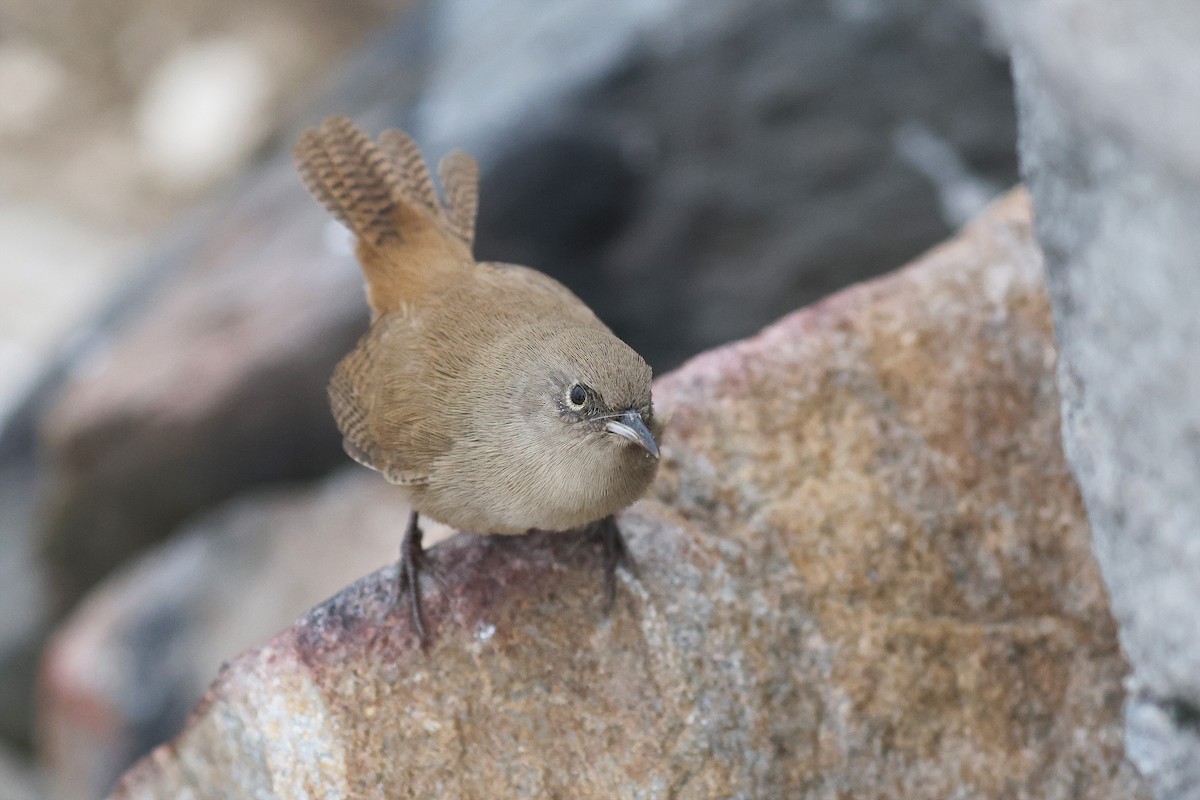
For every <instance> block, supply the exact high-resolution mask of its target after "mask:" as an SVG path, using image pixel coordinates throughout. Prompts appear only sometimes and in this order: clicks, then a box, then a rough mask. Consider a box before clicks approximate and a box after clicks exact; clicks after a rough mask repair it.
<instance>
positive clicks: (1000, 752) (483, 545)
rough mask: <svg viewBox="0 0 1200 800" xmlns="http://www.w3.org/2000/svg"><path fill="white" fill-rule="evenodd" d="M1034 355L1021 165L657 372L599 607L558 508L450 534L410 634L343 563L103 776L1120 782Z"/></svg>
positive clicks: (182, 782)
mask: <svg viewBox="0 0 1200 800" xmlns="http://www.w3.org/2000/svg"><path fill="white" fill-rule="evenodd" d="M1054 369H1055V351H1054V347H1053V343H1052V337H1051V329H1050V318H1049V310H1048V308H1047V302H1046V298H1045V296H1044V294H1043V292H1042V288H1041V268H1040V259H1039V255H1038V252H1037V249H1036V248H1035V246H1034V245H1033V243H1032V241H1031V232H1030V222H1029V212H1028V201H1027V199H1026V197H1025V195H1024V194H1023V193H1020V192H1018V193H1015V194H1013V195H1012V196H1010V197H1008V198H1007V199H1006V200H1004V201H1003V203H1002V204H1000V206H999V207H998V208H996V209H995V210H993V211H992V212H990V213H989V214H988V215H986V216H985V217H984V218H983V219H981V220H980V221H979V222H978V223H976V224H974V225H973V226H972V227H970V228H969V229H968V230H967V231H966V233H965V234H964V235H963V236H962V237H961V238H960V239H959V240H957V241H955V242H952V243H950V244H949V245H946V246H944V247H942V248H940V249H938V250H936V251H934V252H933V253H931V254H930V255H929V256H927V257H926V258H924V259H923V260H922V261H921V262H919V263H917V264H915V265H914V266H912V267H910V268H908V269H906V270H904V271H902V272H900V273H898V274H896V275H894V276H892V277H888V278H886V279H882V280H879V281H876V282H873V283H870V284H865V285H863V286H860V287H858V288H855V289H851V290H849V291H846V292H843V293H842V294H839V295H837V296H835V297H834V298H832V299H830V300H828V301H826V302H823V303H821V304H819V305H817V306H815V307H812V308H809V309H807V310H805V311H801V312H799V313H797V314H794V315H792V316H790V317H787V318H786V319H784V320H783V321H781V322H779V323H778V324H776V325H774V326H773V327H771V328H769V329H767V330H766V331H765V332H763V333H762V334H761V335H759V336H757V337H756V338H753V339H750V340H747V341H745V342H742V343H740V344H736V345H732V346H729V347H726V348H723V349H720V350H717V351H714V352H711V353H709V354H707V355H703V356H700V357H699V358H697V359H695V360H693V361H691V362H690V363H688V364H686V365H685V366H684V367H682V368H681V369H680V370H678V371H677V372H675V373H673V374H671V375H668V376H667V377H665V378H663V379H662V380H661V381H660V382H659V383H658V385H657V388H656V397H657V402H658V405H659V408H660V409H661V411H662V413H664V414H665V415H667V416H668V417H669V422H668V426H667V431H666V434H665V444H664V451H663V452H664V464H663V469H662V472H661V475H660V479H659V480H658V481H657V483H656V484H655V486H654V488H653V490H652V493H651V496H650V497H648V498H647V499H646V500H645V501H643V502H641V503H639V504H638V505H636V506H634V507H633V508H631V509H630V510H629V511H628V512H627V513H625V514H624V516H623V518H622V524H623V527H624V529H625V531H626V535H627V537H628V539H629V542H630V545H631V548H632V552H633V553H634V556H635V557H636V560H637V563H638V565H639V566H638V574H637V576H636V577H634V576H631V575H623V577H622V580H621V582H620V589H619V594H618V600H617V604H616V608H615V609H614V610H613V612H612V613H611V614H610V615H608V616H605V614H604V613H603V605H604V602H603V593H602V591H601V586H602V580H601V575H600V572H599V565H600V553H599V551H598V549H597V547H596V546H594V545H593V544H592V543H591V542H589V541H588V540H586V539H583V538H581V537H579V536H577V535H574V534H547V535H537V536H530V537H508V538H503V537H496V538H482V537H472V536H467V535H460V536H457V537H454V538H452V539H450V540H448V541H447V542H444V543H443V544H441V545H439V546H438V547H436V548H435V549H434V550H432V559H433V566H434V567H435V569H436V571H437V572H438V573H440V578H441V580H440V581H439V580H434V579H433V578H432V576H431V577H430V579H429V580H428V581H427V582H426V584H425V586H424V591H425V596H426V601H427V606H426V608H427V612H428V616H429V621H430V623H431V628H432V633H433V638H434V643H433V645H432V646H431V648H430V649H429V650H428V651H427V652H421V651H420V650H418V649H417V647H416V642H415V637H414V634H413V631H412V629H411V626H410V624H409V621H408V615H407V611H406V610H405V609H403V608H400V609H395V608H394V607H393V606H392V605H391V598H392V582H393V580H394V578H395V574H394V571H393V570H392V569H385V570H382V571H380V572H378V573H375V574H374V575H371V576H369V577H367V578H364V579H363V580H361V581H359V582H358V583H356V584H354V585H352V586H350V587H348V588H347V589H345V590H344V591H343V592H341V593H340V594H339V595H338V596H336V597H335V598H333V599H332V600H330V601H329V602H327V603H325V604H323V605H321V606H318V607H317V608H316V609H314V610H313V611H312V612H310V613H309V614H308V615H307V616H305V617H304V618H302V619H301V620H300V621H299V622H298V623H297V624H296V625H295V626H294V627H293V628H291V629H290V630H288V631H285V632H284V633H282V634H280V635H279V636H277V637H275V638H274V639H272V640H270V641H269V642H268V643H267V644H265V645H264V646H262V647H260V648H258V649H257V650H253V651H250V652H248V653H246V654H244V655H243V656H241V657H239V658H237V659H235V660H234V661H232V662H231V663H230V664H229V665H228V666H227V667H226V668H225V669H224V670H223V671H222V673H221V675H220V676H219V678H218V679H217V681H216V682H215V683H214V685H213V687H212V689H211V691H210V692H209V694H208V696H207V698H206V699H205V700H204V701H203V702H202V703H201V705H200V707H199V708H198V709H197V711H196V713H195V714H194V716H193V717H192V719H191V721H190V724H189V725H188V727H187V729H186V730H185V731H184V732H183V733H182V734H181V735H180V736H179V737H178V738H177V739H176V740H174V741H173V742H172V743H171V744H169V745H166V746H164V747H161V748H159V749H158V750H156V751H155V752H154V753H153V754H152V755H151V756H149V757H148V758H146V759H144V760H143V761H142V762H140V763H139V764H138V765H137V766H135V767H134V768H133V769H132V770H131V771H130V772H129V773H128V774H127V775H126V776H125V778H124V779H123V780H122V781H121V783H120V784H119V785H118V787H117V789H116V790H115V794H114V797H122V798H151V797H162V798H166V797H177V796H180V795H182V794H184V793H187V796H189V797H195V798H209V797H212V798H216V797H231V796H241V797H356V798H358V797H389V798H391V797H396V798H400V797H414V798H416V797H420V798H425V797H456V798H495V797H572V798H613V797H643V798H652V797H659V798H667V797H674V798H713V797H742V798H751V797H763V798H767V797H772V798H773V797H812V798H834V797H879V798H906V799H907V798H937V800H943V799H944V798H947V797H1006V798H1095V799H1096V800H1100V799H1101V798H1104V799H1107V798H1114V797H1145V796H1146V795H1145V792H1144V790H1143V789H1142V788H1141V786H1140V784H1139V782H1138V779H1137V777H1136V774H1135V773H1134V772H1133V770H1132V769H1131V768H1130V767H1129V766H1128V765H1127V764H1126V763H1125V762H1123V760H1122V753H1121V741H1120V722H1119V715H1120V707H1121V701H1122V691H1121V678H1122V676H1123V675H1124V673H1125V670H1126V666H1125V662H1124V661H1123V659H1122V657H1121V654H1120V651H1119V649H1118V647H1117V642H1116V638H1115V631H1114V626H1113V623H1112V620H1111V618H1110V617H1109V614H1108V610H1107V602H1106V597H1105V594H1104V591H1103V588H1102V586H1101V583H1100V579H1099V576H1098V574H1097V570H1096V567H1095V564H1094V561H1093V558H1092V555H1091V551H1090V543H1089V537H1088V528H1087V524H1086V521H1085V519H1084V516H1083V510H1082V507H1081V504H1080V500H1079V497H1078V495H1077V493H1076V490H1075V485H1074V483H1073V481H1072V479H1071V476H1070V474H1069V472H1068V470H1067V467H1066V464H1065V463H1064V460H1063V456H1062V453H1061V451H1060V449H1059V445H1058V396H1057V394H1056V392H1055V383H1054Z"/></svg>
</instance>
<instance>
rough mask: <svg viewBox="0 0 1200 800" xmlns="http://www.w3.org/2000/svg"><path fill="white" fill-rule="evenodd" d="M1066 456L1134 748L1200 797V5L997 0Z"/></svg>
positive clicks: (1158, 783)
mask: <svg viewBox="0 0 1200 800" xmlns="http://www.w3.org/2000/svg"><path fill="white" fill-rule="evenodd" d="M992 10H993V15H994V17H995V18H996V20H997V21H998V22H999V23H1000V26H1001V28H1002V29H1003V30H1004V31H1005V32H1006V34H1007V35H1008V36H1009V37H1011V39H1012V41H1013V48H1014V50H1013V52H1014V71H1015V75H1016V78H1017V89H1018V101H1019V102H1018V114H1019V120H1020V145H1021V150H1020V152H1021V159H1022V171H1023V172H1024V174H1025V177H1026V179H1027V181H1028V184H1029V187H1030V190H1031V191H1032V194H1033V199H1034V204H1035V209H1036V219H1037V224H1038V235H1039V239H1040V241H1041V244H1042V247H1043V249H1044V250H1045V253H1046V262H1047V271H1048V282H1049V286H1050V291H1051V297H1052V299H1053V304H1054V315H1055V325H1056V329H1057V335H1058V340H1059V346H1060V350H1061V354H1062V358H1061V361H1060V367H1059V384H1060V388H1061V392H1062V396H1063V416H1064V428H1063V436H1064V442H1065V449H1066V452H1067V455H1068V457H1069V459H1070V462H1071V465H1072V469H1073V470H1074V472H1075V474H1076V476H1077V478H1078V480H1079V484H1080V487H1081V489H1082V491H1083V496H1084V499H1085V501H1086V504H1087V509H1088V516H1089V518H1090V520H1091V523H1092V529H1093V536H1094V542H1095V549H1096V554H1097V556H1098V558H1099V561H1100V565H1101V568H1102V570H1103V574H1104V578H1105V581H1106V584H1107V586H1108V589H1109V592H1110V594H1111V598H1112V606H1113V611H1114V614H1115V616H1116V618H1117V620H1118V623H1119V625H1120V637H1121V643H1122V645H1123V647H1124V649H1125V651H1126V653H1127V654H1128V656H1129V659H1130V662H1131V664H1132V667H1133V676H1132V678H1131V681H1130V686H1131V687H1132V689H1133V691H1132V692H1131V695H1130V699H1129V701H1128V705H1127V709H1126V714H1127V720H1126V748H1127V752H1128V755H1129V756H1130V758H1131V759H1132V760H1133V761H1134V763H1135V764H1136V765H1137V766H1138V768H1139V769H1141V770H1142V772H1143V773H1144V774H1145V775H1146V776H1147V777H1149V778H1150V779H1151V781H1152V783H1153V785H1154V788H1155V793H1156V796H1157V797H1158V798H1159V800H1185V798H1188V799H1192V800H1194V798H1200V136H1198V135H1197V131H1200V47H1197V44H1196V43H1197V42H1198V41H1200V5H1197V4H1196V3H1194V2H1173V1H1171V0H1155V1H1154V2H1144V3H1136V4H1135V3H1123V2H1099V3H1098V2H1091V3H1079V2H1068V1H1067V0H1023V2H1015V3H1014V2H1009V1H1008V0H1005V2H994V3H993V4H992Z"/></svg>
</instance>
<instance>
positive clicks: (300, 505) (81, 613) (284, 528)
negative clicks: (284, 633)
mask: <svg viewBox="0 0 1200 800" xmlns="http://www.w3.org/2000/svg"><path fill="white" fill-rule="evenodd" d="M408 511H409V509H408V507H407V505H405V504H404V502H403V501H402V500H401V498H400V497H399V495H398V493H397V492H396V490H395V487H393V486H391V485H390V484H388V483H387V482H385V481H383V480H381V479H380V478H379V477H378V476H377V475H376V474H374V473H372V472H369V471H367V470H365V469H361V468H359V467H348V468H347V470H346V471H344V472H340V473H337V474H335V475H334V476H332V477H330V478H328V479H326V480H324V481H322V482H320V483H319V484H316V485H314V486H311V487H308V488H306V489H292V490H286V491H284V490H276V491H274V492H263V493H260V494H257V495H251V496H247V497H245V498H242V499H239V500H237V501H234V502H231V503H229V504H227V505H226V506H224V507H222V508H220V509H218V510H216V511H214V512H212V513H210V514H207V515H205V516H204V517H202V518H201V519H199V520H197V521H196V522H195V523H194V524H192V525H189V526H187V527H186V528H185V529H184V530H183V531H181V533H180V535H178V536H175V537H172V539H171V540H170V541H169V542H167V543H166V544H164V545H162V546H160V547H159V548H157V549H155V550H152V551H151V552H150V553H148V554H147V555H146V556H144V557H143V558H140V559H138V560H137V561H135V562H134V563H133V564H131V565H129V566H127V567H124V568H122V569H121V570H119V571H118V572H117V573H116V574H114V575H113V576H112V577H111V578H109V579H108V580H107V581H105V582H104V583H103V584H101V586H100V587H98V588H97V589H96V591H94V592H92V593H91V594H89V595H88V597H87V599H86V600H85V601H84V602H83V603H82V604H80V607H79V608H78V610H77V611H76V612H75V613H74V614H72V615H71V617H70V618H69V619H68V620H67V621H66V622H65V623H64V624H63V625H62V626H61V627H60V628H59V629H58V630H57V631H56V633H55V635H54V637H53V639H52V640H51V642H50V644H49V647H48V648H47V650H46V654H45V658H44V659H43V663H42V669H41V680H40V684H41V686H40V689H41V691H40V692H39V698H38V699H39V707H38V729H39V745H40V747H39V752H38V755H39V758H40V760H41V763H42V766H43V767H44V770H45V773H46V775H47V776H48V778H49V784H50V786H49V788H50V789H51V790H52V796H53V797H55V798H57V800H92V798H96V797H100V796H102V795H103V794H104V793H105V792H106V791H108V789H110V788H111V787H112V785H113V781H115V780H116V778H117V776H119V775H120V774H121V773H122V772H123V771H124V770H125V769H126V768H127V767H128V766H129V765H130V764H131V763H132V762H133V761H134V760H136V759H137V758H138V757H139V756H141V755H144V754H145V753H147V752H148V751H149V750H150V749H152V748H153V747H154V746H155V745H157V744H159V743H160V742H162V741H163V740H164V739H166V738H169V737H170V736H173V735H174V734H175V733H176V732H178V730H179V729H180V727H181V726H182V725H183V721H184V719H185V717H186V715H187V713H188V711H189V710H190V709H191V708H192V707H193V706H194V705H195V704H196V703H197V701H199V700H200V698H201V697H202V696H203V695H204V691H205V689H206V687H207V686H208V684H209V682H210V681H211V680H212V676H213V675H214V674H216V672H217V670H218V669H219V668H220V666H221V663H222V662H223V661H225V660H226V659H229V658H232V657H233V656H234V655H236V654H237V653H238V652H240V651H242V650H244V649H246V648H247V647H250V646H252V645H254V644H257V643H258V642H261V641H263V640H264V639H266V638H267V637H269V636H271V635H273V634H275V633H276V632H278V631H279V630H281V629H283V628H285V627H287V626H288V625H290V624H291V623H292V622H293V621H294V620H295V619H296V617H297V616H298V615H300V614H302V613H303V612H304V611H305V610H306V609H308V608H311V607H312V606H313V604H315V603H318V602H320V601H322V600H324V599H326V598H327V597H329V596H330V595H331V594H333V593H334V592H336V591H337V590H338V589H340V588H341V587H343V586H345V585H346V584H347V583H349V582H351V581H353V580H355V579H357V578H359V577H361V576H362V575H364V574H366V573H368V572H370V571H371V570H374V569H376V568H378V567H379V566H381V565H383V564H386V563H388V562H390V561H393V560H395V558H396V557H397V556H398V554H399V548H400V537H401V534H402V533H403V531H404V526H405V524H406V523H407V521H408ZM440 532H441V530H440V529H432V528H431V529H430V530H429V531H428V533H429V534H430V540H431V541H433V542H436V541H437V540H438V538H439V533H440ZM441 538H444V533H442V536H441ZM0 798H3V795H0Z"/></svg>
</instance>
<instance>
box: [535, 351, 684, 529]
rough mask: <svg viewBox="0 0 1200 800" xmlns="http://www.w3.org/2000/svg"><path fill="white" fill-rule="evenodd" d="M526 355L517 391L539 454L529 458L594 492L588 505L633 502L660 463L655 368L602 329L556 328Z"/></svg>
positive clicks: (553, 475)
mask: <svg viewBox="0 0 1200 800" xmlns="http://www.w3.org/2000/svg"><path fill="white" fill-rule="evenodd" d="M527 355H528V357H529V359H530V362H531V363H532V364H534V365H536V366H534V367H532V368H531V369H529V370H527V371H523V372H524V373H525V374H526V375H529V376H536V377H533V378H532V379H531V380H528V381H527V382H525V387H524V389H523V391H522V392H521V393H520V394H521V395H523V397H522V401H521V402H522V405H523V407H524V414H523V415H522V416H523V417H524V420H525V422H524V423H523V425H524V427H525V432H526V437H525V443H526V444H528V445H532V446H533V448H535V449H536V450H537V456H538V457H536V458H532V457H531V458H530V461H531V462H537V463H538V465H539V467H540V468H541V469H544V470H546V472H547V473H548V474H545V475H544V476H543V477H544V479H545V480H546V481H548V482H550V481H552V482H554V483H555V484H558V483H560V482H561V483H562V484H567V485H571V486H572V487H573V489H572V491H573V492H582V493H584V494H588V495H591V497H590V498H589V499H588V500H586V501H583V500H582V498H581V501H582V502H583V504H584V505H588V506H590V505H596V506H597V507H600V506H603V505H605V504H608V505H611V506H612V507H611V508H608V509H606V510H604V514H611V513H614V512H616V511H618V510H619V509H620V508H622V507H624V506H626V505H628V504H629V503H631V502H633V501H634V500H636V499H637V497H638V496H640V495H641V493H642V492H643V491H645V489H646V487H647V486H648V485H649V484H650V482H651V481H652V480H653V478H654V475H655V472H656V471H657V469H658V458H659V451H658V439H659V434H660V426H659V424H658V421H657V420H656V419H655V417H654V405H653V401H652V398H651V393H650V390H651V377H652V373H651V370H650V366H649V365H648V364H647V363H646V362H645V360H643V359H642V357H641V356H639V355H638V354H637V353H636V352H634V350H633V349H632V348H631V347H629V345H627V344H625V343H624V342H622V341H621V340H620V339H618V338H617V337H616V336H614V335H613V334H612V333H611V332H609V331H608V330H607V329H605V328H600V327H595V328H570V329H567V330H563V331H558V332H555V333H554V334H553V335H550V336H548V337H547V338H545V339H542V340H541V341H539V342H538V344H537V345H536V351H533V350H531V351H530V352H529V353H528V354H527ZM530 455H531V456H532V455H533V454H532V453H530ZM581 479H582V480H581Z"/></svg>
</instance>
